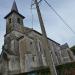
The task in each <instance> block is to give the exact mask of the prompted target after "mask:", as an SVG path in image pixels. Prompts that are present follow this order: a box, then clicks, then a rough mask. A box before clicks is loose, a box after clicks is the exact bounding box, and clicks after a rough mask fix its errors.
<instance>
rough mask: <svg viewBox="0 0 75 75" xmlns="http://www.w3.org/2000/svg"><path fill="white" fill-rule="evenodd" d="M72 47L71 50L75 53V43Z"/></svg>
mask: <svg viewBox="0 0 75 75" xmlns="http://www.w3.org/2000/svg"><path fill="white" fill-rule="evenodd" d="M70 49H71V51H72V52H73V54H74V55H75V45H74V46H72V47H71V48H70Z"/></svg>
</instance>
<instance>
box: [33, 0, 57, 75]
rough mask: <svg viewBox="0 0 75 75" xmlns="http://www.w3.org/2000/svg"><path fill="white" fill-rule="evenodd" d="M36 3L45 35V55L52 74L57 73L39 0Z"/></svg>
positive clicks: (55, 74) (35, 0)
mask: <svg viewBox="0 0 75 75" xmlns="http://www.w3.org/2000/svg"><path fill="white" fill-rule="evenodd" d="M34 3H35V5H36V10H37V14H38V18H39V22H40V27H41V31H42V35H43V45H44V47H45V50H44V52H45V57H46V63H47V65H48V67H49V69H50V73H51V75H57V72H56V68H55V65H54V62H53V58H52V54H51V48H50V44H49V41H48V39H47V34H46V31H45V27H44V22H43V19H42V16H41V12H40V8H39V5H38V1H37V0H34Z"/></svg>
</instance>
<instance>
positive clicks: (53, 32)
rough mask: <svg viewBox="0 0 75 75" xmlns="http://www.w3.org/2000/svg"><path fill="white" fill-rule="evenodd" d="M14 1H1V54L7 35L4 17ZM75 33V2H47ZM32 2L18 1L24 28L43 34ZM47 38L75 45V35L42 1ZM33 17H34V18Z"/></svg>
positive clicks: (55, 0) (49, 0)
mask: <svg viewBox="0 0 75 75" xmlns="http://www.w3.org/2000/svg"><path fill="white" fill-rule="evenodd" d="M13 1H14V0H0V53H1V51H2V45H3V44H4V35H5V33H6V20H5V19H4V17H5V16H6V15H7V14H8V13H9V12H10V11H11V7H12V4H13ZM47 1H48V2H49V3H50V4H51V5H52V6H53V7H54V9H55V10H56V11H57V12H58V13H59V14H60V15H61V16H62V17H63V19H64V20H65V21H66V22H67V23H68V24H69V26H70V27H71V28H72V29H73V30H74V31H75V0H47ZM31 2H32V1H31V0H16V4H17V7H18V10H19V13H21V14H22V15H24V16H25V17H26V18H25V19H24V26H26V27H29V28H32V27H33V29H35V30H36V31H38V32H41V29H40V24H39V21H38V16H37V12H36V9H35V6H33V9H32V10H31ZM39 6H40V10H41V13H42V18H43V21H44V25H45V29H46V33H47V36H48V37H49V38H51V39H52V40H55V41H56V42H58V43H60V44H61V45H62V44H64V43H68V45H69V47H71V46H73V45H75V34H74V33H73V32H72V31H71V30H70V29H68V27H67V26H65V24H64V23H63V22H62V21H61V20H60V19H59V18H58V16H56V14H55V13H54V12H53V11H52V10H51V9H50V8H49V7H48V6H47V4H46V3H45V2H44V0H42V2H41V3H40V4H39ZM32 15H33V17H32Z"/></svg>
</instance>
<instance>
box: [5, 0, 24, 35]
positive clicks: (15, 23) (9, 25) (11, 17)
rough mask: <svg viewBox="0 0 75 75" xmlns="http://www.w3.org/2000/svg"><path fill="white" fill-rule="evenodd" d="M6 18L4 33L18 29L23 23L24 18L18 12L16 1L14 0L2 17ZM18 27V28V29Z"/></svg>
mask: <svg viewBox="0 0 75 75" xmlns="http://www.w3.org/2000/svg"><path fill="white" fill-rule="evenodd" d="M4 18H5V19H6V34H8V33H10V32H11V31H13V30H17V31H18V30H20V29H21V27H22V26H24V25H23V19H24V18H25V17H24V16H23V15H21V14H20V13H19V12H18V8H17V5H16V2H15V0H14V2H13V5H12V8H11V11H10V12H9V13H8V14H7V15H6V16H5V17H4ZM18 28H20V29H18Z"/></svg>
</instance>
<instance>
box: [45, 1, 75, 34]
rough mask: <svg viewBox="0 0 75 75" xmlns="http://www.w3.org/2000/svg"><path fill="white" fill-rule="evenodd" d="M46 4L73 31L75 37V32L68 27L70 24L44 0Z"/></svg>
mask: <svg viewBox="0 0 75 75" xmlns="http://www.w3.org/2000/svg"><path fill="white" fill-rule="evenodd" d="M44 1H45V3H46V4H47V5H48V6H49V7H50V8H51V9H52V10H53V12H54V13H55V14H56V15H57V16H58V17H59V18H60V20H61V21H62V22H63V23H64V24H65V25H66V26H67V27H68V28H69V29H70V30H71V31H72V33H73V34H74V35H75V31H74V30H73V29H72V28H71V27H70V26H69V25H68V23H67V22H66V21H65V20H64V19H63V18H62V17H61V16H60V15H59V14H58V12H57V11H56V10H55V9H54V8H53V7H52V5H51V4H50V3H48V1H46V0H44Z"/></svg>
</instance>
